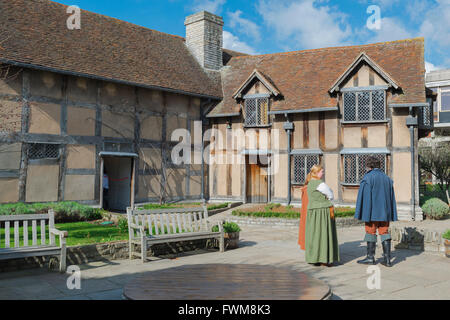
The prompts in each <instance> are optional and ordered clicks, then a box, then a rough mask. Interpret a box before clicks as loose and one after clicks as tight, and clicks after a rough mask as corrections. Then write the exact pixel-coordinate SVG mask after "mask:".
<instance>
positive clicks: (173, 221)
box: [170, 214, 177, 233]
mask: <svg viewBox="0 0 450 320" xmlns="http://www.w3.org/2000/svg"><path fill="white" fill-rule="evenodd" d="M170 220H171V221H172V230H173V233H177V226H176V224H175V215H173V214H171V215H170Z"/></svg>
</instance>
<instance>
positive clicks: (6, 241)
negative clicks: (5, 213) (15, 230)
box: [5, 221, 10, 248]
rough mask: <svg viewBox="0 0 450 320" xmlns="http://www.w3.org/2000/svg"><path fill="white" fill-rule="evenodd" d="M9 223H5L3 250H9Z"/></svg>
mask: <svg viewBox="0 0 450 320" xmlns="http://www.w3.org/2000/svg"><path fill="white" fill-rule="evenodd" d="M9 242H10V239H9V221H6V222H5V248H9Z"/></svg>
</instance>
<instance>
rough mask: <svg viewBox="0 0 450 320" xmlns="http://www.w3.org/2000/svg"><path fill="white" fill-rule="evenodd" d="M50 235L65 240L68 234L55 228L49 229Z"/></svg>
mask: <svg viewBox="0 0 450 320" xmlns="http://www.w3.org/2000/svg"><path fill="white" fill-rule="evenodd" d="M50 233H53V234H54V235H57V236H60V237H61V238H67V237H68V235H69V233H68V232H67V231H60V230H58V229H55V228H50Z"/></svg>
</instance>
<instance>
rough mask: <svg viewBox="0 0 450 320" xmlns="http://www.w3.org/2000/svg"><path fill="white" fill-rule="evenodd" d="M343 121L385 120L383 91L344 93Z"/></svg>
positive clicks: (384, 96)
mask: <svg viewBox="0 0 450 320" xmlns="http://www.w3.org/2000/svg"><path fill="white" fill-rule="evenodd" d="M343 95H344V98H343V104H344V121H346V122H356V121H367V122H370V121H383V120H385V119H386V103H385V101H386V95H385V91H383V90H378V91H360V92H353V91H351V92H344V93H343Z"/></svg>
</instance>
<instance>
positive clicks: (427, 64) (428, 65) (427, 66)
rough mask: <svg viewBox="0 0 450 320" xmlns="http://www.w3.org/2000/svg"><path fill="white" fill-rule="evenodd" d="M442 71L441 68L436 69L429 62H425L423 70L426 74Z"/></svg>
mask: <svg viewBox="0 0 450 320" xmlns="http://www.w3.org/2000/svg"><path fill="white" fill-rule="evenodd" d="M439 69H442V68H441V67H437V66H435V65H434V64H432V63H431V62H428V61H425V70H426V72H430V71H434V70H439Z"/></svg>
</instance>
